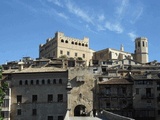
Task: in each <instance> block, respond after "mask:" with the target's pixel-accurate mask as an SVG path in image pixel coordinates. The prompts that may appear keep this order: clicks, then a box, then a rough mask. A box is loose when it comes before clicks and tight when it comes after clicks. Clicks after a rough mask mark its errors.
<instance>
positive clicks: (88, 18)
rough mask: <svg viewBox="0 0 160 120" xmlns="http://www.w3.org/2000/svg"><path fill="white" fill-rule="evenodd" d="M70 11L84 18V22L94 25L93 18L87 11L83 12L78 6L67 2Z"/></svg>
mask: <svg viewBox="0 0 160 120" xmlns="http://www.w3.org/2000/svg"><path fill="white" fill-rule="evenodd" d="M66 6H67V8H68V10H69V11H70V12H71V13H73V14H75V15H76V16H78V17H80V18H82V19H83V20H84V21H86V22H88V23H92V24H93V20H92V17H91V16H89V15H88V14H87V13H86V11H83V10H82V9H80V8H79V7H77V6H76V5H74V4H72V3H71V2H70V1H68V2H67V4H66Z"/></svg>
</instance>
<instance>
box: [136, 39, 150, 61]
mask: <svg viewBox="0 0 160 120" xmlns="http://www.w3.org/2000/svg"><path fill="white" fill-rule="evenodd" d="M135 58H136V61H137V62H140V63H147V62H148V40H147V38H145V37H139V38H136V39H135Z"/></svg>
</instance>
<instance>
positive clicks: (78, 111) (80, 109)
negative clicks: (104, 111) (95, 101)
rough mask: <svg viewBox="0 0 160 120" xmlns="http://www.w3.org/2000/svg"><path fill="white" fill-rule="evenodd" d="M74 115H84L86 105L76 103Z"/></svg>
mask: <svg viewBox="0 0 160 120" xmlns="http://www.w3.org/2000/svg"><path fill="white" fill-rule="evenodd" d="M74 116H86V106H84V105H77V106H76V107H75V108H74Z"/></svg>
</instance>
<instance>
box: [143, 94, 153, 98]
mask: <svg viewBox="0 0 160 120" xmlns="http://www.w3.org/2000/svg"><path fill="white" fill-rule="evenodd" d="M141 99H154V94H144V95H141Z"/></svg>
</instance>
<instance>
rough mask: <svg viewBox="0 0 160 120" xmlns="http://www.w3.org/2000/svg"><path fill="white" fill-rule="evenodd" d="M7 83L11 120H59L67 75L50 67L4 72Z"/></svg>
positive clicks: (63, 104)
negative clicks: (9, 84)
mask: <svg viewBox="0 0 160 120" xmlns="http://www.w3.org/2000/svg"><path fill="white" fill-rule="evenodd" d="M3 74H4V75H6V76H7V75H9V74H10V78H9V79H8V80H10V81H11V111H10V112H11V117H10V118H11V120H16V119H17V120H23V119H24V120H26V119H27V120H53V119H54V120H63V119H64V116H65V114H66V111H67V90H66V85H67V81H68V71H67V70H65V69H62V68H61V69H58V68H53V67H43V68H27V69H23V70H14V71H13V70H12V72H11V71H10V70H8V71H5V72H4V73H3Z"/></svg>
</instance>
